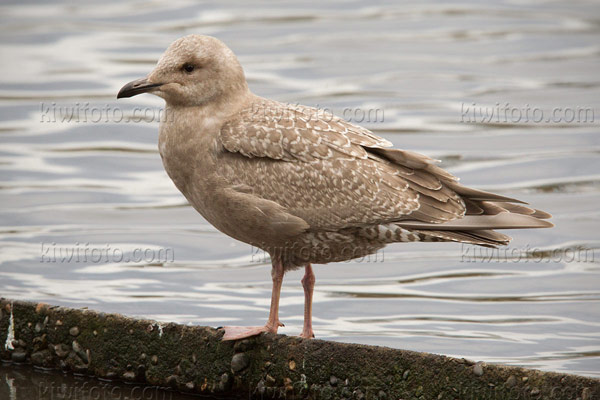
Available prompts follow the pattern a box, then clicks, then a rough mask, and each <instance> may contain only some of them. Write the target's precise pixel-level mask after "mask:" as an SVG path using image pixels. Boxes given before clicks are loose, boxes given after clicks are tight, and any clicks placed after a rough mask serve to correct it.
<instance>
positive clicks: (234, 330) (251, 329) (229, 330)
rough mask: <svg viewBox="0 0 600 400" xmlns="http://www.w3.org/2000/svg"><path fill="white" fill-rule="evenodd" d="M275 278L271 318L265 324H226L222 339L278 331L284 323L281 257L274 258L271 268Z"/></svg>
mask: <svg viewBox="0 0 600 400" xmlns="http://www.w3.org/2000/svg"><path fill="white" fill-rule="evenodd" d="M271 278H273V290H272V292H271V310H270V311H269V320H268V321H267V323H266V324H265V325H264V326H226V327H224V328H223V329H225V335H223V338H222V339H221V340H238V339H243V338H247V337H250V336H255V335H258V334H260V333H262V332H272V333H277V329H278V328H279V327H280V326H283V324H282V323H281V322H280V321H279V297H280V295H281V284H282V283H283V264H282V263H281V259H274V260H273V268H272V269H271Z"/></svg>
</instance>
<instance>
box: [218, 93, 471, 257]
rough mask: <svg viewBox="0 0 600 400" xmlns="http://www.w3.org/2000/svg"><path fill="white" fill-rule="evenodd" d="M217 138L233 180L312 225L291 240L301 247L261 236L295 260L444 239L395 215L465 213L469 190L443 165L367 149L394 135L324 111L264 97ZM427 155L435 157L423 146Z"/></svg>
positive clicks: (437, 217)
mask: <svg viewBox="0 0 600 400" xmlns="http://www.w3.org/2000/svg"><path fill="white" fill-rule="evenodd" d="M219 139H220V141H221V143H222V145H223V148H224V153H223V155H222V157H223V162H220V163H218V165H219V167H218V168H220V172H221V174H222V175H223V176H224V177H225V179H226V180H227V181H229V182H231V183H232V184H234V185H238V187H244V188H246V190H247V191H248V192H249V193H251V194H252V195H254V196H258V197H260V198H263V199H267V200H271V201H274V202H276V203H277V204H280V205H282V206H283V207H284V208H285V209H286V210H287V211H288V212H289V213H291V214H292V215H294V216H297V217H299V218H302V219H303V220H304V221H306V222H307V223H308V224H309V226H310V228H309V229H308V230H307V231H306V232H305V233H303V234H302V235H300V236H299V237H296V238H294V239H293V242H290V243H288V245H289V246H290V248H292V249H294V248H298V251H297V252H296V254H289V253H290V248H288V249H287V251H286V250H285V249H282V248H281V247H278V246H269V243H265V244H262V246H263V247H265V248H266V250H267V251H270V252H273V251H274V249H275V248H278V249H280V250H281V251H282V252H284V253H286V256H287V257H289V258H290V259H289V260H288V263H287V264H290V265H294V266H297V265H302V264H304V263H306V262H314V263H325V262H330V261H341V260H345V259H348V258H354V257H349V256H348V255H349V254H352V255H353V256H355V257H361V256H364V255H366V254H369V253H372V252H374V251H376V250H378V249H380V248H381V247H383V246H384V245H385V244H387V243H392V242H413V241H420V240H429V239H431V240H436V238H429V239H428V237H427V236H425V235H422V234H418V233H412V232H410V231H409V230H406V229H402V228H401V227H400V226H398V225H394V224H393V222H395V221H401V220H403V219H417V220H422V221H426V222H442V221H447V220H451V219H456V218H460V217H461V216H462V215H464V213H465V206H464V203H463V202H462V200H461V198H460V197H459V196H458V195H457V194H456V193H455V192H454V191H452V190H450V189H448V188H447V187H446V186H445V185H444V184H443V183H442V180H440V179H439V178H438V177H437V176H436V175H435V173H431V172H426V171H425V170H421V171H418V170H416V169H415V168H411V167H408V166H403V165H399V164H396V163H393V162H391V161H389V160H388V159H386V158H384V157H382V156H379V155H377V154H375V153H371V152H369V151H368V149H374V148H378V149H385V148H388V147H390V146H391V144H390V143H389V142H388V141H387V140H385V139H383V138H380V137H377V136H376V135H374V134H373V133H371V132H370V131H368V130H367V129H365V128H362V127H358V126H356V125H353V124H351V123H349V122H346V121H344V120H342V119H340V118H338V117H335V116H333V115H331V114H327V113H324V112H323V111H322V110H318V109H315V108H311V107H304V106H298V105H287V104H283V103H279V102H276V101H271V100H266V99H258V100H257V101H256V102H254V103H253V104H251V105H249V106H248V107H246V108H244V109H243V110H241V111H240V112H239V113H237V114H235V115H233V116H232V118H231V119H230V120H229V121H227V123H225V124H224V125H223V127H222V129H221V131H220V135H219ZM236 155H237V156H236ZM419 161H420V162H421V163H422V164H420V165H422V166H425V167H427V166H429V165H433V164H434V161H433V160H431V159H428V158H426V157H424V156H421V155H419ZM408 164H410V163H408ZM444 176H445V179H454V178H453V177H451V175H449V174H445V175H444ZM419 210H422V212H419ZM423 210H424V211H423Z"/></svg>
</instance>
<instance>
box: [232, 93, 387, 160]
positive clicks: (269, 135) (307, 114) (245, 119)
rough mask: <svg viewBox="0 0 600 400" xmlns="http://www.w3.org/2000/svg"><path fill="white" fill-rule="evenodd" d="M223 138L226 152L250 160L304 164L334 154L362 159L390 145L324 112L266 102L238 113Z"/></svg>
mask: <svg viewBox="0 0 600 400" xmlns="http://www.w3.org/2000/svg"><path fill="white" fill-rule="evenodd" d="M220 139H221V142H222V143H223V146H224V147H225V149H227V150H228V151H230V152H233V153H240V154H243V155H245V156H246V157H268V158H271V159H274V160H283V161H305V162H309V161H314V160H317V159H321V160H327V159H332V158H334V157H336V156H345V157H350V158H362V159H364V158H367V152H366V150H365V148H364V147H373V148H385V147H391V146H392V144H391V143H390V142H389V141H387V140H385V139H383V138H380V137H378V136H376V135H374V134H373V133H371V132H370V131H369V130H368V129H365V128H362V127H360V126H357V125H353V124H351V123H349V122H346V121H345V120H343V119H341V118H339V117H336V116H334V115H333V114H329V113H327V112H325V111H323V110H319V109H316V108H312V107H305V106H297V105H290V104H283V103H279V102H277V101H272V100H266V99H259V100H257V101H256V102H254V103H253V104H252V105H251V106H249V107H247V108H246V109H244V110H242V111H241V112H239V113H238V114H236V115H234V116H233V117H232V118H231V119H230V120H229V121H228V122H227V123H226V124H225V125H224V126H223V127H222V129H221V133H220ZM363 146H364V147H363Z"/></svg>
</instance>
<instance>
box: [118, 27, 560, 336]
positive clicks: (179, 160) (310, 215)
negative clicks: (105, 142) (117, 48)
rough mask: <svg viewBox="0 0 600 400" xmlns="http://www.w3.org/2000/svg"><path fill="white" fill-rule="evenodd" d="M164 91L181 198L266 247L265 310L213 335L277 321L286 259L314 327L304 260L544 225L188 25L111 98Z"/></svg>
mask: <svg viewBox="0 0 600 400" xmlns="http://www.w3.org/2000/svg"><path fill="white" fill-rule="evenodd" d="M140 93H152V94H155V95H157V96H160V97H162V98H163V99H165V101H166V109H165V112H166V115H167V116H168V118H165V119H163V120H162V121H161V125H160V134H159V140H158V142H159V150H160V155H161V157H162V161H163V164H164V167H165V169H166V171H167V173H168V174H169V176H170V177H171V179H172V180H173V182H174V183H175V186H177V188H178V189H179V190H180V191H181V192H182V193H183V195H184V196H185V197H186V199H187V200H188V201H189V202H190V204H191V205H192V206H193V207H194V208H195V209H196V210H197V211H198V212H199V213H200V214H202V216H203V217H204V218H206V220H207V221H209V222H210V223H211V224H213V225H214V226H215V227H216V228H217V229H219V230H220V231H221V232H223V233H225V234H227V235H229V236H231V237H233V238H235V239H238V240H240V241H242V242H245V243H249V244H251V245H252V246H256V247H258V248H261V249H263V250H264V251H266V252H268V253H269V255H270V256H271V261H272V271H271V276H272V279H273V291H272V295H271V309H270V313H269V319H268V321H267V323H266V324H265V325H264V326H260V327H225V328H224V329H225V334H224V336H223V339H224V340H233V339H241V338H244V337H248V336H252V335H256V334H259V333H261V332H277V329H278V327H279V326H283V324H282V323H281V322H280V321H279V316H278V310H279V296H280V292H281V284H282V281H283V275H284V273H285V272H286V271H289V270H293V269H296V268H300V267H304V268H305V275H304V277H303V278H302V286H303V287H304V295H305V303H304V328H303V330H302V333H301V334H300V336H302V337H304V338H311V337H314V334H313V329H312V323H311V320H312V295H313V287H314V283H315V275H314V273H313V270H312V268H311V263H317V264H325V263H329V262H334V261H344V260H349V259H352V258H356V257H362V256H365V255H368V254H371V253H374V252H376V251H377V250H379V249H381V248H382V247H384V246H385V245H386V244H388V243H394V242H418V241H423V242H438V241H453V242H462V243H470V244H475V245H481V246H492V247H493V246H497V245H505V244H507V243H508V242H509V241H510V237H508V236H506V235H504V234H501V233H498V232H495V231H494V230H493V229H514V228H546V227H551V226H552V224H551V223H550V222H547V221H544V219H546V218H549V217H550V214H548V213H545V212H543V211H539V210H535V209H532V208H529V207H526V206H524V205H523V204H524V203H523V202H521V201H519V200H516V199H512V198H508V197H504V196H500V195H497V194H493V193H488V192H484V191H480V190H476V189H471V188H468V187H465V186H462V185H461V184H459V183H458V179H457V178H455V177H454V176H453V175H451V174H450V173H448V172H446V171H444V170H443V169H441V168H440V167H438V166H437V165H436V162H435V160H432V159H431V158H429V157H426V156H424V155H421V154H418V153H414V152H411V151H408V150H400V149H392V148H390V147H391V146H392V144H391V143H390V142H388V141H387V140H385V139H383V138H380V137H378V136H376V135H374V134H373V133H372V132H370V131H369V130H367V129H365V128H362V127H360V126H356V125H353V124H351V123H349V122H346V121H345V120H343V119H340V118H338V117H335V116H333V115H331V114H327V113H325V112H323V111H321V110H317V109H315V108H311V107H306V106H294V105H289V104H283V103H279V102H277V101H273V100H268V99H265V98H261V97H259V96H256V95H254V94H253V93H251V92H250V90H249V89H248V85H247V83H246V78H245V76H244V71H243V69H242V67H241V65H240V63H239V62H238V60H237V58H236V57H235V55H234V54H233V52H232V51H231V50H230V49H229V48H228V47H227V46H226V45H225V44H223V43H222V42H221V41H219V40H217V39H215V38H213V37H209V36H199V35H189V36H186V37H183V38H181V39H179V40H177V41H175V42H174V43H173V44H171V45H170V46H169V48H168V49H167V51H166V52H165V53H164V54H163V56H162V57H161V58H160V60H159V61H158V64H157V65H156V67H155V68H154V70H153V71H152V72H151V73H150V74H149V75H148V76H147V77H146V78H143V79H138V80H136V81H133V82H130V83H128V84H126V85H125V86H123V88H122V89H121V90H120V91H119V94H118V95H117V98H122V97H131V96H135V95H137V94H140Z"/></svg>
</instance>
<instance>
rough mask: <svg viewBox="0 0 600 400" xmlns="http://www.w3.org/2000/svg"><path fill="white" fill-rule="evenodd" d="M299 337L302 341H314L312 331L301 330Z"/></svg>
mask: <svg viewBox="0 0 600 400" xmlns="http://www.w3.org/2000/svg"><path fill="white" fill-rule="evenodd" d="M300 337H301V338H304V339H314V338H315V333H314V332H313V330H312V329H303V330H302V333H301V334H300Z"/></svg>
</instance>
